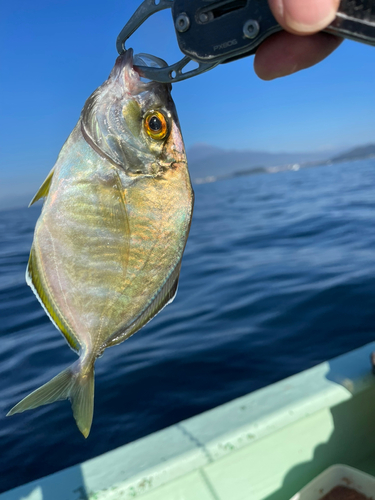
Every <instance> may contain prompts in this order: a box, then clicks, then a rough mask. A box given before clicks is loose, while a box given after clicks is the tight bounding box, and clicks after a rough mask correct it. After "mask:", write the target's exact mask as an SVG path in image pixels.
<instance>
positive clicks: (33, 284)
mask: <svg viewBox="0 0 375 500" xmlns="http://www.w3.org/2000/svg"><path fill="white" fill-rule="evenodd" d="M35 260H36V259H35V255H34V247H32V248H31V252H30V257H29V262H28V265H27V269H26V283H27V284H28V285H29V287H30V288H31V289H32V291H33V292H34V295H35V296H36V298H37V299H38V300H39V302H40V303H41V305H42V306H43V309H44V310H45V312H46V313H47V315H48V317H49V319H50V320H51V321H52V323H53V324H54V325H55V327H56V328H57V329H58V330H60V332H61V333H62V334H63V335H64V337H65V339H66V341H67V342H68V344H69V345H70V347H71V348H72V349H73V350H74V351H76V352H78V351H79V350H80V344H79V342H78V339H77V338H76V337H75V336H74V334H73V333H72V331H71V329H70V328H69V326H68V324H67V323H66V321H64V320H63V318H62V315H61V314H59V312H58V308H57V306H56V304H54V303H53V301H52V298H50V297H49V295H48V294H47V293H46V292H45V286H43V284H42V278H41V274H40V271H39V266H38V265H37V263H36V262H35Z"/></svg>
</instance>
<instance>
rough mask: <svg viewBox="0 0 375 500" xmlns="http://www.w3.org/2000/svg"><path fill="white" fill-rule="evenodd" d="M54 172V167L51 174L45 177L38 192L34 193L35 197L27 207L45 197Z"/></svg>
mask: <svg viewBox="0 0 375 500" xmlns="http://www.w3.org/2000/svg"><path fill="white" fill-rule="evenodd" d="M54 171H55V167H53V169H52V170H51V172H50V173H49V174H48V175H47V177H46V180H45V181H44V182H43V184H42V185H41V186H40V188H39V190H38V192H37V193H36V195H35V196H34V198H33V199H32V200H31V201H30V204H29V207H31V205H33V204H34V203H35V202H36V201H38V200H40V199H41V198H44V197H45V196H47V194H48V191H49V188H50V186H51V181H52V177H53V174H54Z"/></svg>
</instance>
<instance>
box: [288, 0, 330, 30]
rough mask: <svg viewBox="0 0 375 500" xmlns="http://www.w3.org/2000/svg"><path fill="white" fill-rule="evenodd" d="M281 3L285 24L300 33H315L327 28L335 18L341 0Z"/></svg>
mask: <svg viewBox="0 0 375 500" xmlns="http://www.w3.org/2000/svg"><path fill="white" fill-rule="evenodd" d="M281 1H282V4H283V5H282V17H283V18H284V22H285V24H286V25H287V26H288V27H289V28H291V29H292V30H293V31H296V32H298V33H314V32H316V31H321V30H322V29H324V28H326V27H327V26H328V24H329V23H331V22H332V21H333V19H334V18H335V15H336V11H337V8H338V5H339V0H303V1H301V0H281ZM279 11H280V7H279Z"/></svg>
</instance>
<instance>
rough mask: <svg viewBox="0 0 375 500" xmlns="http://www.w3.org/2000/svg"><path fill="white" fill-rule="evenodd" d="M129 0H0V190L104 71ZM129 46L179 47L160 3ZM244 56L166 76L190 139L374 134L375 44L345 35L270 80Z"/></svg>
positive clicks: (61, 136)
mask: <svg viewBox="0 0 375 500" xmlns="http://www.w3.org/2000/svg"><path fill="white" fill-rule="evenodd" d="M139 3H140V2H138V1H136V0H122V1H119V0H109V1H101V2H98V1H97V0H92V1H88V0H74V1H72V0H64V1H62V0H61V1H56V0H48V1H47V0H33V1H32V2H30V1H18V0H14V1H13V2H3V5H2V16H1V21H0V22H1V25H0V38H1V44H0V50H1V53H0V61H1V66H0V67H1V78H0V91H1V92H0V95H1V113H0V128H1V133H0V137H1V144H0V146H1V162H0V197H1V196H4V195H5V194H8V195H9V194H10V193H11V192H12V191H13V190H14V192H17V191H19V192H22V190H27V189H28V190H30V189H34V188H35V187H37V186H38V185H39V184H40V183H41V181H42V180H43V178H44V176H45V174H47V173H48V171H49V170H50V168H51V167H52V166H53V164H54V162H55V159H56V157H57V154H58V152H59V150H60V148H61V146H62V144H63V142H64V141H65V139H66V138H67V136H68V135H69V133H70V132H71V130H72V129H73V127H74V125H75V123H76V122H77V120H78V118H79V114H80V111H81V109H82V106H83V104H84V102H85V100H86V98H87V97H88V96H89V95H90V94H91V92H92V91H93V90H94V89H95V88H96V87H98V86H99V85H100V84H101V83H102V82H103V81H104V80H105V79H106V78H107V76H108V74H109V72H110V70H111V68H112V66H113V63H114V60H115V58H116V55H117V53H116V49H115V42H116V37H117V35H118V33H119V32H120V30H121V28H122V27H123V25H124V24H125V23H126V21H127V20H128V18H129V17H130V15H131V14H132V13H133V12H134V10H135V9H136V7H137V6H138V5H139ZM129 46H132V47H133V48H134V50H135V52H151V53H154V54H155V55H159V56H161V57H163V58H164V59H166V60H167V61H168V62H169V63H172V62H175V61H176V60H177V59H178V58H179V57H180V52H179V50H178V46H177V42H176V41H175V37H174V30H173V26H172V20H171V15H170V13H169V12H162V13H158V14H157V15H155V16H154V18H152V19H150V20H149V21H148V22H147V23H146V24H145V26H144V27H143V29H142V30H141V31H140V32H137V33H136V34H135V35H133V37H132V38H131V39H130V40H129ZM252 64H253V62H252V58H246V59H242V60H240V61H237V62H234V63H231V64H228V65H222V66H220V67H218V68H216V69H214V70H213V71H210V72H208V73H206V74H204V75H201V76H199V77H197V78H193V79H190V80H187V81H185V82H180V83H177V84H175V85H174V89H173V97H174V100H175V102H176V106H177V109H178V113H179V117H180V121H181V126H182V132H183V136H184V139H185V143H186V146H187V148H189V147H190V146H192V145H193V144H194V143H197V142H206V143H209V144H212V145H215V146H221V147H225V148H229V149H257V150H266V151H274V152H275V151H316V150H331V149H332V150H336V149H338V148H341V149H345V148H350V147H351V146H354V145H357V144H364V143H369V142H374V141H375V48H373V47H368V46H365V45H361V44H358V43H354V42H349V41H345V43H344V44H343V45H342V46H341V47H340V48H339V49H338V51H336V53H335V54H333V55H332V56H331V57H329V58H328V59H326V61H324V62H323V63H321V64H320V65H318V66H316V67H314V68H311V69H308V70H305V71H303V72H301V73H299V74H296V75H293V76H290V77H287V78H283V79H280V80H277V81H273V82H263V81H261V80H259V79H258V78H257V77H256V76H255V74H254V71H253V68H252Z"/></svg>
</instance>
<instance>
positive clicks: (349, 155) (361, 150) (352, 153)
mask: <svg viewBox="0 0 375 500" xmlns="http://www.w3.org/2000/svg"><path fill="white" fill-rule="evenodd" d="M371 156H375V144H367V145H366V146H359V147H357V148H353V149H350V150H349V151H346V152H344V153H342V154H340V155H338V156H334V157H333V158H331V162H333V163H337V162H341V161H349V160H362V159H365V158H370V157H371Z"/></svg>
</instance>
